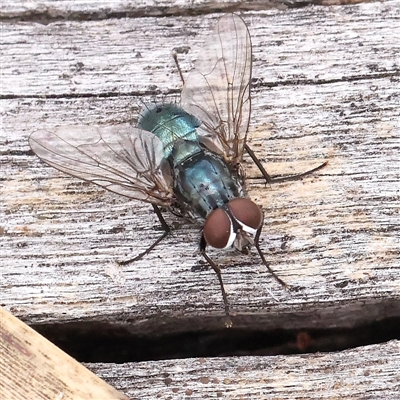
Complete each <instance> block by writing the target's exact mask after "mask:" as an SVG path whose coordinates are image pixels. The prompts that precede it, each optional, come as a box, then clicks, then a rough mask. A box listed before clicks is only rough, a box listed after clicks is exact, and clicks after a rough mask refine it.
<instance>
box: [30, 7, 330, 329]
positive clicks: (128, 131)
mask: <svg viewBox="0 0 400 400" xmlns="http://www.w3.org/2000/svg"><path fill="white" fill-rule="evenodd" d="M251 73H252V48H251V40H250V34H249V31H248V29H247V26H246V24H245V23H244V21H243V20H242V19H241V18H240V17H239V16H237V15H235V14H227V15H225V16H223V17H222V18H221V19H220V20H219V21H218V24H217V26H216V29H215V31H214V33H213V34H212V35H210V38H209V40H208V42H207V45H206V47H205V49H204V51H203V53H202V56H201V57H200V59H199V60H197V62H196V64H195V68H194V70H193V71H192V72H191V73H190V74H189V76H188V78H187V79H186V80H185V82H184V85H183V89H182V93H181V103H180V105H179V106H178V105H176V104H161V105H155V106H154V107H150V108H148V109H147V110H146V111H145V112H144V114H143V115H142V117H141V119H140V120H139V124H138V127H132V126H131V125H130V124H128V123H126V124H120V125H112V126H64V127H60V128H57V129H54V130H50V131H49V130H38V131H36V132H34V133H33V134H32V135H31V136H30V138H29V143H30V146H31V148H32V150H33V151H34V152H35V153H36V155H37V156H38V157H40V158H41V159H42V160H43V161H44V162H46V163H47V164H49V165H51V166H52V167H54V168H57V169H58V170H60V171H62V172H65V173H67V174H69V175H72V176H75V177H78V178H80V179H83V180H85V181H88V182H92V183H95V184H97V185H99V186H102V187H104V188H105V189H107V190H110V191H111V192H115V193H117V194H120V195H123V196H126V197H129V198H131V199H136V200H142V201H145V202H148V203H151V204H152V206H153V208H154V211H155V213H156V214H157V216H158V218H159V220H160V223H161V225H162V227H163V229H164V232H163V234H162V235H161V236H160V237H159V238H158V239H157V240H156V242H155V243H153V244H152V246H150V247H149V248H148V249H147V250H146V251H145V252H143V253H141V254H139V255H138V256H137V257H135V258H134V259H133V260H130V261H134V260H137V259H139V258H141V257H143V256H144V255H145V254H148V253H149V251H151V249H153V248H154V246H156V245H157V244H158V243H159V242H160V241H161V240H162V239H163V238H165V237H166V236H167V235H168V233H169V231H170V230H169V227H168V225H167V224H166V222H165V220H164V218H163V216H162V213H161V210H160V208H163V209H168V210H170V211H171V212H172V213H174V214H175V215H179V216H182V217H184V218H186V219H189V220H191V221H193V222H195V223H197V224H201V226H202V234H201V238H200V253H201V254H202V255H203V256H204V258H205V259H206V260H207V262H208V263H209V264H210V265H211V267H212V268H213V269H214V271H215V272H216V274H217V276H218V280H219V284H220V287H221V291H222V295H223V300H224V304H225V314H226V317H227V319H226V321H227V322H226V325H227V326H230V325H231V324H232V322H231V319H230V312H229V303H228V299H227V296H226V293H225V289H224V285H223V281H222V276H221V271H220V268H219V267H218V265H216V263H214V261H213V260H212V259H211V258H210V257H209V256H208V255H207V253H206V247H207V246H211V247H214V248H217V249H229V248H232V247H233V248H234V249H236V250H238V251H240V252H242V253H244V254H247V253H248V250H249V247H251V246H255V248H256V249H257V252H258V254H259V256H260V257H261V260H262V262H263V264H264V265H265V266H266V267H267V268H268V270H269V271H270V272H271V273H272V274H273V276H274V277H275V278H276V279H277V280H278V281H279V282H280V283H281V284H282V285H285V283H284V282H283V281H282V280H281V279H280V278H278V277H277V276H276V275H275V274H274V272H273V271H272V270H271V269H270V267H269V264H268V263H267V261H266V260H265V257H264V255H263V253H262V251H261V249H260V246H259V238H260V234H261V229H262V226H263V219H264V218H263V213H262V210H261V208H260V207H259V206H258V205H256V204H255V203H254V202H252V201H251V200H250V199H249V198H247V197H246V192H245V185H244V184H245V182H244V175H243V172H242V169H241V167H240V164H241V162H242V158H243V153H244V151H246V152H248V153H249V155H250V156H251V158H252V159H253V161H254V162H255V163H256V165H257V166H258V168H259V169H260V170H261V173H262V174H263V176H264V177H265V179H266V180H267V181H268V182H271V179H270V177H269V176H268V174H267V173H266V171H265V170H264V168H263V167H262V165H261V163H260V162H259V161H258V159H257V158H256V156H255V155H254V153H253V152H252V150H251V149H250V148H249V147H248V145H247V144H246V136H247V131H248V126H249V118H250V84H251ZM323 165H325V164H323ZM323 165H322V166H323ZM320 167H321V166H320ZM320 167H318V168H320ZM318 168H316V169H318ZM316 169H314V170H311V171H308V172H307V173H309V172H313V171H315V170H316ZM303 175H304V174H302V175H300V176H303Z"/></svg>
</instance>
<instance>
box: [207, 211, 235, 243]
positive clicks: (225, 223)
mask: <svg viewBox="0 0 400 400" xmlns="http://www.w3.org/2000/svg"><path fill="white" fill-rule="evenodd" d="M203 236H204V239H205V240H206V242H207V244H209V245H210V246H212V247H215V248H217V249H223V248H224V247H226V245H227V244H228V241H229V238H230V236H231V220H230V218H229V216H228V215H227V214H226V212H225V211H224V210H222V209H221V208H217V209H216V210H214V211H213V212H212V213H211V214H210V215H209V216H208V217H207V220H206V223H205V224H204V228H203Z"/></svg>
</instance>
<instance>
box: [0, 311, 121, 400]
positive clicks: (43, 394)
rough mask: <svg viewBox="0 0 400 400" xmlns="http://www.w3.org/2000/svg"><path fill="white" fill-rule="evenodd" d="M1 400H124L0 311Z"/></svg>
mask: <svg viewBox="0 0 400 400" xmlns="http://www.w3.org/2000/svg"><path fill="white" fill-rule="evenodd" d="M0 321H1V323H0V336H1V341H0V353H1V358H0V371H1V373H0V381H1V385H0V398H2V399H17V398H18V399H37V398H40V399H63V400H68V399H75V400H77V399H85V400H87V399H96V400H98V399H121V400H123V399H127V397H126V396H124V395H123V394H122V393H120V392H118V391H117V390H115V389H114V388H113V387H112V386H110V385H108V384H107V383H105V382H104V381H102V380H101V379H100V378H98V377H97V376H96V375H94V374H93V373H92V372H90V371H89V370H88V369H86V368H85V367H84V366H82V365H81V364H79V363H78V362H77V361H75V360H74V359H73V358H71V357H70V356H69V355H67V354H66V353H64V352H63V351H62V350H60V349H59V348H58V347H56V346H55V345H53V344H52V343H50V342H49V341H48V340H47V339H45V338H44V337H43V336H41V335H39V334H38V333H37V332H35V331H34V330H33V329H31V328H30V327H29V326H27V325H25V324H24V323H23V322H21V321H20V320H19V319H17V318H15V317H14V316H12V315H11V314H9V313H8V312H6V311H5V310H4V309H3V308H0Z"/></svg>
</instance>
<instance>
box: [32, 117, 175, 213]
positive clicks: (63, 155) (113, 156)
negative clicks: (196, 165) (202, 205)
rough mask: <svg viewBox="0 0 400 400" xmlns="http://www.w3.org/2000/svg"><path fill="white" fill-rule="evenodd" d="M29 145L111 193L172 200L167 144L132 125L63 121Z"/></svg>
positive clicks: (46, 158)
mask: <svg viewBox="0 0 400 400" xmlns="http://www.w3.org/2000/svg"><path fill="white" fill-rule="evenodd" d="M29 144H30V146H31V148H32V150H33V151H34V152H35V153H36V155H37V156H38V157H39V158H41V159H42V160H43V161H44V162H46V163H47V164H49V165H51V166H52V167H54V168H57V169H59V170H60V171H62V172H65V173H67V174H69V175H72V176H75V177H77V178H80V179H83V180H85V181H88V182H92V183H95V184H96V185H99V186H102V187H104V188H106V189H108V190H110V191H112V192H115V193H118V194H121V195H123V196H127V197H130V198H133V199H138V200H143V201H147V202H149V203H153V204H156V205H163V206H169V205H170V203H171V197H172V193H171V186H172V178H171V172H170V169H169V166H168V165H167V163H166V161H165V160H164V158H163V156H164V153H163V145H162V143H161V141H160V139H158V138H157V136H155V135H153V134H152V133H150V132H146V131H143V130H140V129H136V128H133V127H132V126H130V125H129V124H121V125H114V126H102V127H100V126H94V127H93V126H64V127H60V128H57V129H56V130H54V131H47V130H39V131H36V132H34V133H32V134H31V136H30V137H29Z"/></svg>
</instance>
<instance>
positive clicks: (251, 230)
mask: <svg viewBox="0 0 400 400" xmlns="http://www.w3.org/2000/svg"><path fill="white" fill-rule="evenodd" d="M225 214H226V215H227V216H228V218H229V225H230V228H229V239H228V242H227V243H226V246H225V247H224V249H229V248H230V247H232V245H233V242H234V241H235V239H236V236H237V235H236V233H235V232H234V231H233V222H232V218H234V219H235V221H236V222H237V223H238V224H239V225H240V227H241V229H242V230H243V231H245V232H247V233H250V235H251V236H253V237H255V236H256V233H257V229H254V228H251V227H250V226H247V225H245V224H244V223H243V222H240V221H239V220H238V219H236V218H235V217H234V216H233V215H232V217H231V216H230V215H229V214H228V213H225Z"/></svg>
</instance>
